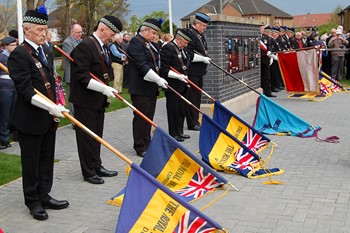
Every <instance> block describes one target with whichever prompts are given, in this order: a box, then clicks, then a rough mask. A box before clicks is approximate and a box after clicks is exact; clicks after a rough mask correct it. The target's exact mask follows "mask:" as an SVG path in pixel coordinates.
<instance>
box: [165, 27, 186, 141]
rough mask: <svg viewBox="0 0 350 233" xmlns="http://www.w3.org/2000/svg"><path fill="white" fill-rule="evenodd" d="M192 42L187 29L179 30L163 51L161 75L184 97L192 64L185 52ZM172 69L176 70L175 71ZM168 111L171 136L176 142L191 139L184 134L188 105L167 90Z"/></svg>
mask: <svg viewBox="0 0 350 233" xmlns="http://www.w3.org/2000/svg"><path fill="white" fill-rule="evenodd" d="M190 41H191V38H190V35H189V33H188V31H187V30H186V29H179V30H178V31H177V32H176V34H175V38H174V40H172V41H171V42H169V43H167V44H165V45H164V46H163V47H162V49H161V51H160V56H161V68H160V74H161V76H162V77H164V78H165V80H167V81H168V84H169V86H170V87H172V88H173V89H174V90H176V91H177V92H178V93H179V94H181V95H182V96H184V95H185V93H186V91H187V85H186V83H187V81H186V80H187V79H188V77H187V69H188V67H189V64H190V60H189V59H190V58H189V55H188V54H187V52H186V51H185V50H184V49H185V48H186V46H187V44H188V42H190ZM170 67H172V68H173V69H175V70H176V71H177V72H176V71H173V70H172V69H171V68H170ZM164 92H165V97H166V110H167V117H168V130H169V134H170V135H171V136H172V137H174V138H175V140H177V141H179V142H182V141H184V139H188V138H190V136H189V135H186V134H184V131H183V128H184V121H185V114H186V103H185V102H184V101H183V100H182V99H181V98H180V97H179V96H178V95H177V94H175V93H174V92H173V91H171V90H169V89H165V90H164Z"/></svg>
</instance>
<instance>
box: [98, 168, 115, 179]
mask: <svg viewBox="0 0 350 233" xmlns="http://www.w3.org/2000/svg"><path fill="white" fill-rule="evenodd" d="M96 173H97V175H98V176H102V177H112V176H116V175H118V172H117V171H109V170H107V169H106V168H104V167H101V168H100V169H99V170H98V171H96Z"/></svg>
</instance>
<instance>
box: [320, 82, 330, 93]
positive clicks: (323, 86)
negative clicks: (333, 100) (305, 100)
mask: <svg viewBox="0 0 350 233" xmlns="http://www.w3.org/2000/svg"><path fill="white" fill-rule="evenodd" d="M319 85H320V90H321V93H322V94H324V95H328V94H329V93H330V92H331V91H330V90H329V89H328V87H327V85H326V84H325V83H324V82H322V81H320V82H319Z"/></svg>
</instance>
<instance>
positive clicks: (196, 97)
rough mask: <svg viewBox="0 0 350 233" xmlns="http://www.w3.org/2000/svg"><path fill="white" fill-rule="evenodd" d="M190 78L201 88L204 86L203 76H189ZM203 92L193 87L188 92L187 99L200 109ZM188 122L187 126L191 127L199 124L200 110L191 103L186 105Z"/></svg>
mask: <svg viewBox="0 0 350 233" xmlns="http://www.w3.org/2000/svg"><path fill="white" fill-rule="evenodd" d="M189 79H190V80H191V81H192V82H193V83H194V84H196V85H197V86H198V87H199V88H201V89H202V88H203V77H202V76H201V77H196V76H189ZM201 98H202V93H201V92H200V91H198V90H197V89H195V88H193V87H191V88H188V90H187V92H186V99H188V100H189V101H190V102H191V103H192V104H193V105H194V106H196V107H197V108H198V109H200V105H201ZM186 122H187V127H188V128H191V127H194V126H196V125H199V112H198V111H197V110H196V109H195V108H193V107H192V106H190V105H187V106H186Z"/></svg>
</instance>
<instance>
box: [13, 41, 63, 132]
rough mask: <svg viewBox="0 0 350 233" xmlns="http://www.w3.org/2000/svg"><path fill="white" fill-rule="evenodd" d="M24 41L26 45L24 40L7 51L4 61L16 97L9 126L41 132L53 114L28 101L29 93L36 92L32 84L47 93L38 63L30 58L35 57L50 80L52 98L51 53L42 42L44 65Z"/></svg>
mask: <svg viewBox="0 0 350 233" xmlns="http://www.w3.org/2000/svg"><path fill="white" fill-rule="evenodd" d="M24 44H27V45H29V44H28V43H27V42H26V41H24V42H23V43H22V44H21V45H20V46H17V48H16V49H15V50H14V51H12V53H11V54H10V56H9V58H8V61H7V65H8V69H9V73H10V77H11V79H12V80H13V81H14V83H15V87H16V91H17V101H16V103H15V106H14V109H13V112H12V116H11V121H10V127H11V128H14V129H16V130H18V131H19V132H21V133H24V134H30V135H42V134H45V133H46V132H47V131H48V130H51V129H53V127H54V122H53V117H52V116H51V115H50V114H49V113H48V111H46V110H44V109H41V108H39V107H37V106H34V105H32V104H31V100H32V97H33V96H34V95H35V94H36V93H35V92H34V88H35V89H37V90H38V91H39V92H41V93H42V94H44V95H45V96H47V97H49V96H48V92H47V90H46V87H45V85H44V81H43V78H42V76H41V74H40V71H39V69H38V67H37V65H38V64H36V63H35V62H34V60H33V57H32V55H33V56H34V57H36V58H37V59H38V60H39V61H40V63H41V65H42V66H43V70H44V72H45V74H46V78H47V79H48V81H49V82H50V84H51V92H52V93H53V95H54V98H56V96H55V93H56V91H55V88H56V87H55V79H54V72H53V53H52V52H51V51H50V50H49V48H48V47H47V46H43V51H44V53H45V56H46V60H47V62H48V64H47V65H46V63H45V62H43V61H42V60H41V59H40V57H39V56H38V53H37V51H36V50H35V49H34V48H33V47H31V46H30V45H29V46H30V48H31V54H32V55H31V54H30V53H29V52H28V51H27V49H26V48H24V47H23V45H24Z"/></svg>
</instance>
